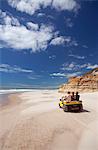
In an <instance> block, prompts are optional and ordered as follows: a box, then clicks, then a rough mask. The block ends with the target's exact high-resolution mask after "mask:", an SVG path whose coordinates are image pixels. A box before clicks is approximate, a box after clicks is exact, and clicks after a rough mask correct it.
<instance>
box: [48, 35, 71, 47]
mask: <svg viewBox="0 0 98 150" xmlns="http://www.w3.org/2000/svg"><path fill="white" fill-rule="evenodd" d="M70 41H71V37H64V36H58V37H55V38H54V39H52V41H51V42H50V45H63V44H65V43H66V44H68V43H70Z"/></svg>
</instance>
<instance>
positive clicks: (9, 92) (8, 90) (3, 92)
mask: <svg viewBox="0 0 98 150" xmlns="http://www.w3.org/2000/svg"><path fill="white" fill-rule="evenodd" d="M29 91H33V90H32V89H7V90H0V95H1V94H11V93H17V92H29Z"/></svg>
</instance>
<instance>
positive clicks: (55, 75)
mask: <svg viewBox="0 0 98 150" xmlns="http://www.w3.org/2000/svg"><path fill="white" fill-rule="evenodd" d="M80 74H81V72H73V73H60V72H58V73H52V74H50V76H52V77H66V78H70V77H74V76H78V75H80Z"/></svg>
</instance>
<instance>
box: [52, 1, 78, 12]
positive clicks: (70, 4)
mask: <svg viewBox="0 0 98 150" xmlns="http://www.w3.org/2000/svg"><path fill="white" fill-rule="evenodd" d="M76 5H77V4H76V1H74V0H53V3H52V7H54V8H55V9H57V10H69V11H71V10H73V9H74V8H75V7H76Z"/></svg>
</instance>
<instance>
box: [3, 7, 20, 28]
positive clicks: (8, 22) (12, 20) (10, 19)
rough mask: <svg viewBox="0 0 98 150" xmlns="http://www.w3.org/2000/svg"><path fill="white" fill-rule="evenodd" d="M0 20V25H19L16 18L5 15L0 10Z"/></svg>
mask: <svg viewBox="0 0 98 150" xmlns="http://www.w3.org/2000/svg"><path fill="white" fill-rule="evenodd" d="M0 18H1V19H2V23H3V24H4V25H13V26H19V25H20V23H19V21H18V19H17V18H14V17H13V16H12V15H7V13H6V12H3V11H2V10H1V9H0Z"/></svg>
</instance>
